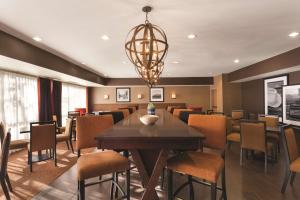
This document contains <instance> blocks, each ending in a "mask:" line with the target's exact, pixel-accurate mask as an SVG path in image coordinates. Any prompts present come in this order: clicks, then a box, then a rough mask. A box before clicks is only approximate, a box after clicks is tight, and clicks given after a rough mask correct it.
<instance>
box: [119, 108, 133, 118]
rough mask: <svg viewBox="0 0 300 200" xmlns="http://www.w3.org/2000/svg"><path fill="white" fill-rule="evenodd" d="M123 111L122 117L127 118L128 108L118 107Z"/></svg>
mask: <svg viewBox="0 0 300 200" xmlns="http://www.w3.org/2000/svg"><path fill="white" fill-rule="evenodd" d="M119 110H121V111H122V112H123V116H124V119H125V118H127V117H128V116H129V115H130V112H129V109H128V108H119Z"/></svg>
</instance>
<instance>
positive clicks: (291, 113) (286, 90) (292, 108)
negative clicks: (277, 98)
mask: <svg viewBox="0 0 300 200" xmlns="http://www.w3.org/2000/svg"><path fill="white" fill-rule="evenodd" d="M283 122H284V123H287V124H292V125H296V126H300V85H290V86H285V87H283Z"/></svg>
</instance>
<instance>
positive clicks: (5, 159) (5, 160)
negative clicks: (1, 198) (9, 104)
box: [0, 132, 12, 200]
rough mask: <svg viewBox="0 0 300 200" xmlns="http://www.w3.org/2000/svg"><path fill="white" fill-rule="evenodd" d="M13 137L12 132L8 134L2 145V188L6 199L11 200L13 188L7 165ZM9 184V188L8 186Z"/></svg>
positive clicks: (0, 174) (0, 170)
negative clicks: (10, 193)
mask: <svg viewBox="0 0 300 200" xmlns="http://www.w3.org/2000/svg"><path fill="white" fill-rule="evenodd" d="M10 139H11V135H10V132H8V133H7V134H6V136H5V137H4V140H3V143H2V152H1V164H0V167H1V168H0V182H1V186H2V190H3V193H4V195H5V197H6V199H8V200H10V195H9V191H8V189H7V186H8V188H9V190H10V191H11V192H12V187H11V184H10V181H9V178H8V175H7V163H8V154H9V146H10ZM6 184H7V186H6Z"/></svg>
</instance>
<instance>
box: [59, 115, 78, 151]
mask: <svg viewBox="0 0 300 200" xmlns="http://www.w3.org/2000/svg"><path fill="white" fill-rule="evenodd" d="M72 128H73V119H70V118H67V121H66V127H65V131H64V133H63V134H57V135H56V142H66V144H67V147H68V149H70V146H71V150H72V152H73V153H74V149H73V144H72V135H71V134H72Z"/></svg>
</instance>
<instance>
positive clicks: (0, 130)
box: [0, 122, 29, 150]
mask: <svg viewBox="0 0 300 200" xmlns="http://www.w3.org/2000/svg"><path fill="white" fill-rule="evenodd" d="M5 132H6V131H5V127H4V124H3V123H2V122H0V140H1V143H2V141H3V140H4V137H5ZM28 143H29V140H27V139H20V140H13V141H11V142H10V145H9V150H15V149H22V148H27V146H28Z"/></svg>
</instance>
